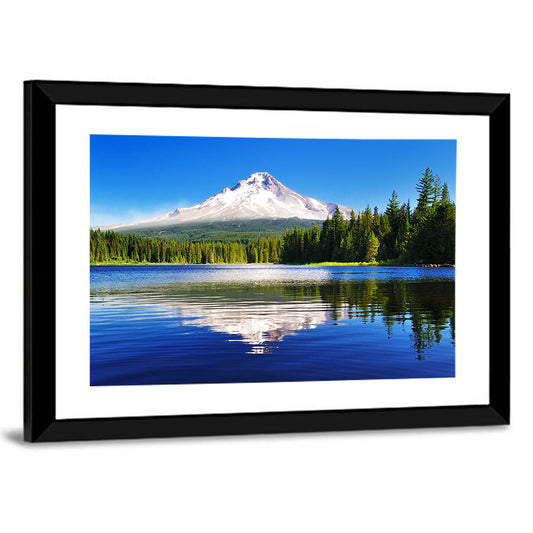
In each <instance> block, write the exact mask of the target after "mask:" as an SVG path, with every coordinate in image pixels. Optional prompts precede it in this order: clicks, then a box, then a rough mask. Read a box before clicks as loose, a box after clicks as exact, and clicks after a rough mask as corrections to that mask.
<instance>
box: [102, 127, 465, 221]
mask: <svg viewBox="0 0 533 533" xmlns="http://www.w3.org/2000/svg"><path fill="white" fill-rule="evenodd" d="M426 167H429V168H430V169H431V170H432V171H433V174H437V175H438V176H439V178H440V179H441V182H444V181H445V182H447V183H448V187H449V190H450V196H451V199H452V200H455V170H456V141H455V140H336V139H254V138H226V137H159V136H133V135H91V226H96V225H104V224H112V223H117V222H127V221H132V220H139V219H142V218H149V217H152V216H156V215H161V214H164V213H168V212H170V211H173V210H174V209H176V207H189V206H192V205H195V204H197V203H200V202H202V201H203V200H205V199H206V198H208V197H209V196H212V195H214V194H216V193H218V192H219V191H221V190H222V189H223V188H224V187H233V186H234V185H235V184H236V183H237V181H238V180H241V179H245V178H247V177H248V176H249V175H250V174H252V173H253V172H269V173H270V174H271V175H272V176H274V177H275V178H276V179H277V180H279V181H280V182H281V183H283V184H284V185H286V186H287V187H289V188H290V189H293V190H295V191H296V192H298V193H300V194H303V195H306V196H311V197H312V198H316V199H317V200H322V201H325V202H334V203H338V204H342V205H345V206H348V207H351V208H352V209H354V210H356V211H362V210H363V209H364V208H365V207H366V206H367V204H368V205H370V207H371V208H373V207H374V206H378V208H379V210H380V211H382V210H384V209H385V207H386V205H387V202H388V200H389V198H390V196H391V193H392V191H393V189H394V190H396V192H397V193H398V196H399V199H400V202H407V200H410V202H411V206H413V207H414V206H415V205H416V199H417V193H416V190H415V186H416V184H417V182H418V179H419V178H420V176H421V174H422V173H423V172H424V170H425V169H426Z"/></svg>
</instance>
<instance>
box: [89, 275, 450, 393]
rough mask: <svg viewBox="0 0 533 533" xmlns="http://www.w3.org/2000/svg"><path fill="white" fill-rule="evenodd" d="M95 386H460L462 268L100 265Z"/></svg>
mask: <svg viewBox="0 0 533 533" xmlns="http://www.w3.org/2000/svg"><path fill="white" fill-rule="evenodd" d="M90 301H91V385H93V386H98V385H141V384H147V385H148V384H192V383H237V382H241V383H242V382H275V381H285V382H287V381H328V380H362V379H365V380H368V379H401V378H404V379H405V378H431V377H435V378H436V377H439V378H440V377H454V376H455V341H454V339H455V330H454V325H455V269H453V268H417V267H348V266H342V267H320V266H314V267H309V266H287V265H127V266H111V265H109V266H108V265H101V266H91V295H90Z"/></svg>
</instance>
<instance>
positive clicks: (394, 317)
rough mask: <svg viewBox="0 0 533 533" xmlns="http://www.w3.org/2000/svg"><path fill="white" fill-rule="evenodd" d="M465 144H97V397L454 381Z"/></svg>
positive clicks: (160, 140) (210, 140)
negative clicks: (208, 387) (460, 162)
mask: <svg viewBox="0 0 533 533" xmlns="http://www.w3.org/2000/svg"><path fill="white" fill-rule="evenodd" d="M455 185H456V141H455V140H454V139H450V140H427V139H423V140H422V139H393V140H370V139H361V140H357V139H294V138H287V139H285V138H244V137H178V136H145V135H91V137H90V210H91V222H90V226H91V227H90V263H91V264H90V384H91V386H124V385H126V386H127V385H186V384H208V383H265V382H302V381H335V380H391V379H415V378H454V377H455V368H456V365H455Z"/></svg>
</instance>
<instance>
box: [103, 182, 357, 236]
mask: <svg viewBox="0 0 533 533" xmlns="http://www.w3.org/2000/svg"><path fill="white" fill-rule="evenodd" d="M337 207H339V210H340V212H341V214H342V216H343V217H344V218H349V217H350V214H351V211H352V210H351V209H349V208H348V207H345V206H342V205H338V204H334V203H327V202H321V201H320V200H315V199H314V198H309V197H308V196H303V195H301V194H298V193H297V192H295V191H293V190H291V189H289V188H288V187H285V185H283V184H282V183H280V182H279V181H278V180H277V179H275V178H273V177H272V176H271V175H270V174H269V173H268V172H255V173H254V174H252V175H251V176H250V177H249V178H248V179H245V180H241V181H239V182H238V183H237V185H235V187H233V188H231V189H229V188H227V187H226V188H225V189H224V190H222V191H221V192H219V193H218V194H215V195H214V196H211V197H210V198H208V199H207V200H205V201H204V202H202V203H200V204H198V205H195V206H193V207H184V208H178V209H176V210H175V211H173V212H171V213H167V214H165V215H161V216H158V217H154V218H149V219H146V220H138V221H135V222H126V223H122V224H116V225H112V226H106V229H111V230H114V229H120V230H124V229H127V228H128V227H134V226H135V227H138V226H145V227H148V226H163V225H165V226H166V225H169V224H179V223H184V222H206V221H216V220H221V221H222V220H224V221H227V220H253V219H261V218H268V219H276V218H293V217H296V218H301V219H307V220H325V219H326V218H327V217H328V216H332V215H333V213H334V212H335V209H336V208H337Z"/></svg>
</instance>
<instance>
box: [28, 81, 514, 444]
mask: <svg viewBox="0 0 533 533" xmlns="http://www.w3.org/2000/svg"><path fill="white" fill-rule="evenodd" d="M60 104H71V105H80V106H83V105H100V106H149V107H192V108H228V109H268V110H308V111H343V112H355V113H357V112H373V113H415V114H444V115H482V116H487V117H489V119H490V120H489V122H490V143H489V146H490V162H489V163H490V205H489V209H490V213H491V217H490V225H489V232H490V265H489V267H490V319H489V320H490V323H489V326H490V353H489V368H490V377H489V403H488V404H487V405H460V406H445V405H444V406H438V407H405V408H387V409H382V408H376V409H342V410H323V411H291V412H262V413H239V414H205V415H176V416H139V417H136V416H135V417H121V418H86V419H59V420H58V419H56V400H55V393H56V358H55V341H56V338H55V336H56V333H55V328H56V323H55V310H56V303H55V297H54V295H55V288H56V285H55V278H54V274H55V259H54V257H55V245H56V243H55V238H54V231H53V228H54V227H55V202H56V200H55V193H56V187H55V172H56V168H55V165H56V153H55V150H56V106H57V105H60ZM24 150H25V152H24V153H25V155H24V187H25V193H24V198H25V199H24V202H25V203H24V207H25V214H24V254H25V271H24V302H25V308H24V341H25V346H24V439H25V440H27V441H31V442H36V441H41V442H42V441H61V440H89V439H111V438H139V437H177V436H200V435H240V434H252V433H289V432H312V431H345V430H361V429H389V428H420V427H445V426H478V425H497V424H509V421H510V416H509V410H510V405H509V404H510V291H509V284H510V253H509V244H510V234H509V229H510V226H509V220H510V95H509V94H488V93H450V92H417V91H373V90H347V89H312V88H281V87H243V86H208V85H162V84H140V83H100V82H72V81H27V82H25V83H24ZM494 213H497V219H496V217H495V216H493V214H494ZM45 218H46V220H47V223H46V224H43V223H42V221H43V219H45ZM496 220H497V224H496ZM51 239H52V242H50V240H51ZM496 244H497V250H496ZM51 246H52V248H53V249H52V253H50V251H51V250H50V248H51ZM40 257H47V261H46V265H44V266H43V264H42V263H41V262H40V261H39V258H40ZM496 262H497V263H496ZM496 264H497V269H496V268H492V267H493V266H495V265H496Z"/></svg>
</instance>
